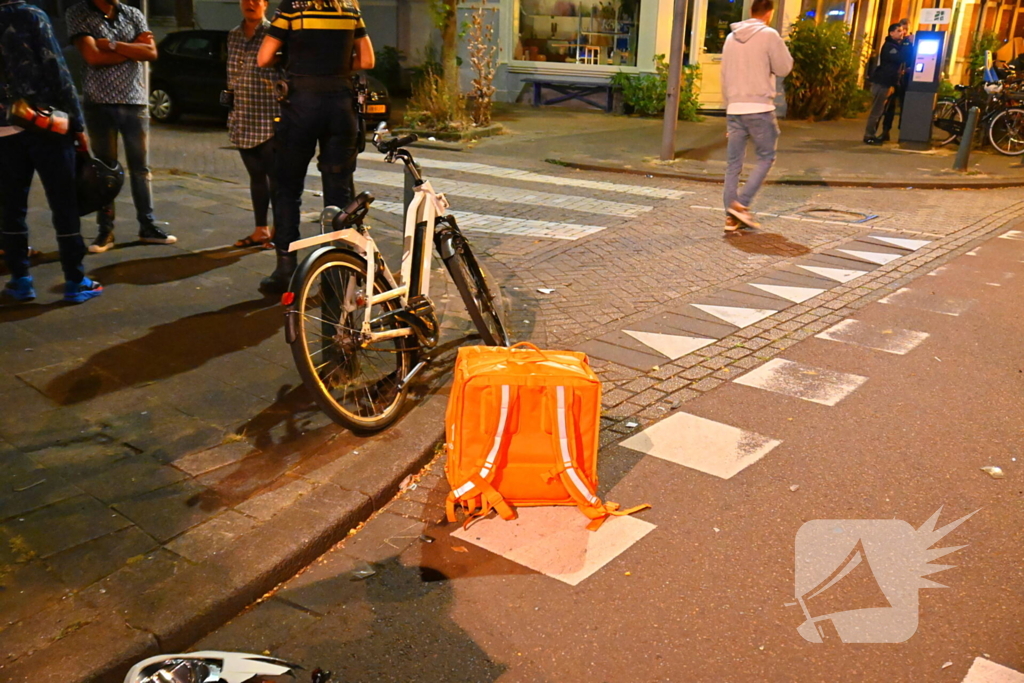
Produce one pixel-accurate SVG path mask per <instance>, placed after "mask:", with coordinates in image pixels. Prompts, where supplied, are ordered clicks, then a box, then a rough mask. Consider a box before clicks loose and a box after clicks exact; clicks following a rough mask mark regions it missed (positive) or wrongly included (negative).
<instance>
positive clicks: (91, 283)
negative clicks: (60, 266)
mask: <svg viewBox="0 0 1024 683" xmlns="http://www.w3.org/2000/svg"><path fill="white" fill-rule="evenodd" d="M102 293H103V285H101V284H100V283H98V282H96V281H95V280H90V279H89V278H87V277H86V278H82V281H81V282H71V281H68V282H65V283H64V301H67V302H68V303H69V304H80V303H84V302H86V301H88V300H89V299H92V298H94V297H97V296H99V295H100V294H102Z"/></svg>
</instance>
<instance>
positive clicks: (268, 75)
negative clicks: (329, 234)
mask: <svg viewBox="0 0 1024 683" xmlns="http://www.w3.org/2000/svg"><path fill="white" fill-rule="evenodd" d="M239 6H240V7H241V10H242V23H241V24H239V25H238V26H236V27H235V28H233V29H231V31H230V32H229V33H228V90H229V91H230V92H231V93H232V98H231V99H232V108H231V114H230V116H229V117H228V131H229V137H230V139H231V143H232V144H233V145H234V146H235V147H237V148H238V152H239V153H240V154H241V155H242V163H243V164H245V170H246V171H248V173H249V194H250V195H251V196H252V210H253V214H254V218H255V219H256V228H255V230H254V231H253V233H252V235H249V236H247V237H244V238H242V239H240V240H238V241H237V242H235V246H236V247H254V246H262V247H264V248H270V247H272V246H273V245H272V244H271V241H270V239H271V237H272V232H271V230H270V227H269V223H268V222H267V210H268V208H269V206H270V198H271V197H272V196H273V194H274V192H276V189H277V187H276V186H277V183H275V182H274V175H273V173H272V169H273V167H274V139H273V138H274V119H276V118H277V117H278V116H280V115H281V108H280V107H279V106H278V104H277V99H276V98H275V97H274V92H273V82H274V81H276V80H278V79H279V78H280V74H279V73H278V71H277V69H274V68H269V69H264V68H260V67H259V66H257V65H256V55H257V54H258V53H259V51H260V45H262V44H263V36H264V35H266V33H267V29H268V28H270V22H269V21H267V18H266V13H267V0H240V1H239Z"/></svg>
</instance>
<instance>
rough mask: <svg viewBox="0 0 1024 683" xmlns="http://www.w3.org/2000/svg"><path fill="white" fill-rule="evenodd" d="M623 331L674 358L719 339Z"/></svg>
mask: <svg viewBox="0 0 1024 683" xmlns="http://www.w3.org/2000/svg"><path fill="white" fill-rule="evenodd" d="M623 332H625V333H626V334H628V335H629V336H630V337H632V338H633V339H636V340H637V341H638V342H640V343H641V344H646V345H647V346H650V347H651V348H652V349H654V350H655V351H657V352H658V353H660V354H661V355H663V356H668V357H669V358H671V359H672V360H678V359H680V358H682V357H683V356H685V355H686V354H688V353H693V352H694V351H696V350H697V349H702V348H704V347H705V346H707V345H708V344H713V343H714V342H716V341H718V340H717V339H707V338H705V337H687V336H684V335H678V334H662V333H661V332H635V331H633V330H623Z"/></svg>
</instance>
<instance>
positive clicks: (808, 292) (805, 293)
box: [750, 282, 825, 304]
mask: <svg viewBox="0 0 1024 683" xmlns="http://www.w3.org/2000/svg"><path fill="white" fill-rule="evenodd" d="M750 286H751V287H757V288H758V289H760V290H763V291H765V292H768V293H769V294H774V295H775V296H778V297H782V298H783V299H786V300H787V301H792V302H793V303H795V304H802V303H803V302H805V301H807V300H808V299H810V298H812V297H815V296H818V295H819V294H821V293H822V292H824V291H825V290H824V289H818V288H816V287H787V286H785V285H759V284H757V283H754V282H751V283H750Z"/></svg>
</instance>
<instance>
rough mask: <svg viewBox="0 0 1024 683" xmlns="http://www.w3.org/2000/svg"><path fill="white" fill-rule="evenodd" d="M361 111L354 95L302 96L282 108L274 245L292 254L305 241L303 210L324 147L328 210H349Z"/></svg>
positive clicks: (322, 171)
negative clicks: (311, 171)
mask: <svg viewBox="0 0 1024 683" xmlns="http://www.w3.org/2000/svg"><path fill="white" fill-rule="evenodd" d="M357 127H358V122H357V119H356V111H355V109H354V107H353V103H352V94H351V93H350V92H349V91H347V90H341V91H338V92H327V93H319V92H308V91H305V92H304V91H301V90H300V91H298V92H294V93H292V94H291V95H290V96H289V102H288V103H287V104H284V105H283V106H282V107H281V120H280V121H279V122H278V124H277V129H276V133H275V135H274V140H275V141H276V143H277V162H276V163H277V169H276V174H277V194H276V195H275V197H274V199H275V201H274V219H275V223H276V233H275V237H274V244H275V245H276V246H277V248H278V249H279V250H281V251H287V250H288V247H289V246H291V243H292V242H294V241H295V240H297V239H298V238H299V209H300V207H301V204H302V188H303V185H304V184H305V181H306V172H307V169H308V167H309V161H310V159H312V158H313V154H314V153H315V152H316V148H317V144H319V146H320V156H319V157H317V160H318V161H319V163H318V164H317V168H319V169H320V175H321V180H322V182H323V188H324V206H338V207H344V206H345V205H346V204H348V203H349V202H350V201H352V198H353V196H354V192H355V190H354V186H353V180H352V174H353V173H355V170H356V157H357V156H358V155H359V150H358V149H357V147H356V144H357V135H358V133H357V130H356V129H357Z"/></svg>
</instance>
